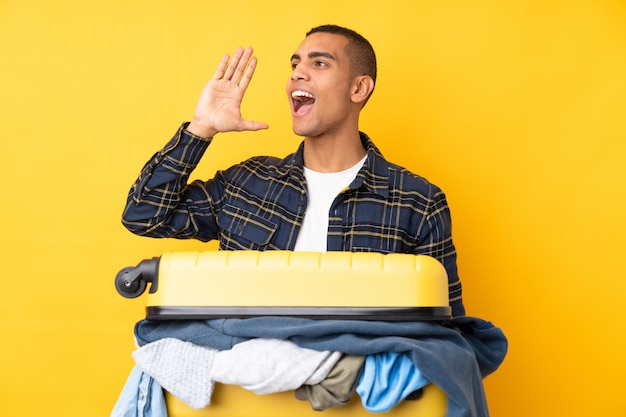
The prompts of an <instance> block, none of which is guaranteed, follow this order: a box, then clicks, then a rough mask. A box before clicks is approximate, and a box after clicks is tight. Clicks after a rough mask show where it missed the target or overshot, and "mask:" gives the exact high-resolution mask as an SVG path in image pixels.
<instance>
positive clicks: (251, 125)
mask: <svg viewBox="0 0 626 417" xmlns="http://www.w3.org/2000/svg"><path fill="white" fill-rule="evenodd" d="M268 128H269V126H268V125H267V123H264V122H259V121H254V120H243V121H242V122H241V125H240V129H239V130H240V131H243V130H263V129H268Z"/></svg>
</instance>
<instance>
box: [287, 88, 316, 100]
mask: <svg viewBox="0 0 626 417" xmlns="http://www.w3.org/2000/svg"><path fill="white" fill-rule="evenodd" d="M291 97H294V98H295V97H308V98H315V97H313V94H311V93H309V92H307V91H302V90H296V91H294V92H293V93H291Z"/></svg>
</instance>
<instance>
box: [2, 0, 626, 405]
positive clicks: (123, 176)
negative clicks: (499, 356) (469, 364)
mask: <svg viewBox="0 0 626 417" xmlns="http://www.w3.org/2000/svg"><path fill="white" fill-rule="evenodd" d="M328 22H331V23H338V24H342V25H346V26H349V27H352V28H354V29H356V30H358V31H361V32H362V33H364V34H365V35H366V36H367V37H368V38H369V39H370V40H371V41H372V43H373V44H374V46H375V47H376V50H377V53H378V56H379V61H380V68H379V71H380V78H379V84H378V86H377V89H376V92H375V94H374V96H373V98H372V100H371V101H370V103H368V105H367V107H366V109H365V112H364V115H363V121H362V128H363V129H364V130H366V131H367V132H368V133H369V134H370V135H371V136H372V138H374V140H375V141H376V143H377V144H378V146H379V147H380V148H381V149H382V151H383V153H384V154H385V155H386V156H388V157H389V158H390V159H392V160H394V161H396V162H398V163H400V164H403V165H405V166H407V167H409V168H411V169H413V170H415V171H417V172H419V173H421V174H422V175H424V176H426V177H427V178H429V179H430V180H431V181H433V182H435V183H437V184H439V185H440V186H442V187H443V188H444V189H445V190H446V192H447V194H448V197H449V201H450V204H451V206H452V210H453V218H454V235H455V239H456V243H457V247H458V251H459V266H460V271H461V274H462V278H463V280H464V289H465V300H466V307H467V310H468V313H469V314H472V315H476V316H480V317H483V318H486V319H488V320H491V321H493V322H494V323H495V324H496V325H498V326H500V327H502V328H503V329H504V330H505V332H506V334H507V335H508V337H509V340H510V353H509V356H508V357H507V359H506V361H505V363H504V364H503V366H502V367H501V368H500V370H499V371H498V372H496V373H495V374H494V375H492V376H490V377H489V378H488V379H487V380H486V389H487V393H488V400H489V403H490V407H491V412H492V415H494V416H507V417H514V416H523V417H527V416H557V415H558V416H560V415H569V416H587V415H603V416H623V415H625V414H626V406H625V405H624V401H623V399H622V397H623V389H624V384H623V376H624V375H625V374H626V361H625V360H624V358H623V356H622V355H623V353H624V352H625V351H626V336H624V334H625V333H624V331H623V323H624V320H625V319H626V313H625V312H624V309H623V304H622V303H624V293H625V292H626V279H624V272H623V269H624V268H623V265H622V260H623V251H624V238H623V236H624V234H626V220H625V218H626V216H625V213H626V193H625V187H624V180H625V179H626V168H625V166H626V163H625V162H624V160H625V159H626V117H625V116H624V113H625V112H626V98H625V97H626V75H625V74H626V5H625V4H624V3H623V2H622V1H610V0H587V1H584V0H581V1H568V0H554V1H549V0H548V1H522V0H512V1H493V2H489V1H461V0H459V1H445V2H444V1H442V2H433V1H426V0H418V1H408V0H407V1H405V2H400V1H396V2H394V1H387V2H381V1H378V0H372V1H345V2H343V1H336V0H332V1H331V0H320V1H317V2H292V1H284V2H279V1H271V0H268V1H264V2H260V1H253V0H250V1H239V2H234V4H231V3H228V2H217V1H208V0H203V1H195V2H192V1H177V2H170V1H155V0H152V1H121V0H109V1H106V2H88V1H78V0H76V1H62V0H61V1H57V2H52V1H51V2H44V1H39V2H38V1H35V0H2V1H0V59H1V60H0V127H1V130H0V131H1V132H2V135H3V136H2V146H1V148H2V151H1V152H0V193H1V195H2V197H1V206H0V207H1V208H0V210H1V214H2V215H1V216H0V223H1V224H2V232H3V233H2V238H1V240H0V241H1V253H2V255H1V257H2V264H3V268H2V272H0V276H1V287H0V294H1V296H0V299H1V302H0V320H2V327H3V329H2V330H3V331H2V333H3V336H2V342H1V343H0V415H2V416H39V415H63V416H81V417H82V416H105V415H108V413H109V411H110V409H111V407H112V405H113V403H114V402H115V399H116V398H117V395H118V393H119V391H120V389H121V387H122V385H123V383H124V381H125V379H126V376H127V373H128V371H129V370H130V368H131V366H132V358H131V357H130V351H131V350H132V346H133V344H132V326H133V323H134V322H135V321H136V320H137V319H139V318H140V317H141V315H142V314H143V305H142V300H141V299H140V300H126V299H122V298H121V297H120V296H118V295H117V293H116V292H115V290H114V287H113V279H114V276H115V274H116V273H117V271H118V270H119V269H120V268H122V267H124V266H127V265H134V264H136V263H137V262H138V261H139V260H141V259H144V258H149V257H152V256H156V255H159V254H160V253H162V252H164V251H172V250H183V249H184V250H187V249H189V250H202V249H206V248H213V247H214V246H212V245H208V246H207V245H203V244H201V243H198V242H177V241H170V240H150V239H145V238H140V237H136V236H132V235H131V234H130V233H129V232H127V231H126V230H125V229H123V227H122V226H121V224H120V222H119V217H120V212H121V210H122V206H123V203H124V199H125V195H126V192H127V189H128V187H129V186H130V184H131V182H132V181H133V179H134V178H135V176H136V174H137V173H138V171H139V169H140V168H141V166H142V164H143V163H144V161H145V160H146V159H147V158H148V157H149V156H150V155H151V154H152V152H154V151H156V150H157V149H158V148H159V147H160V146H162V145H163V144H164V143H165V141H167V140H168V139H169V137H170V135H171V134H173V133H174V131H175V129H176V128H177V127H178V125H179V123H180V122H182V121H183V120H186V119H188V118H189V117H190V116H191V114H192V111H193V107H194V105H195V101H196V97H197V95H198V93H199V91H200V89H201V87H202V86H203V85H204V82H205V81H206V80H207V78H208V77H209V76H210V75H211V74H212V72H213V69H214V67H215V64H216V63H217V61H218V60H219V58H220V57H221V55H222V54H223V53H225V52H230V51H232V50H233V49H234V48H235V47H237V46H239V45H242V46H246V45H248V44H252V45H253V46H254V47H255V49H256V51H257V55H258V57H259V68H258V71H257V74H256V79H255V81H254V84H253V85H252V86H251V88H250V90H249V92H248V96H247V100H246V101H245V103H244V113H245V115H246V116H248V117H251V118H254V119H260V120H264V121H266V122H268V123H269V124H270V125H271V129H270V130H268V131H264V132H257V133H246V134H238V135H235V134H227V135H224V136H222V137H220V138H219V141H217V142H216V143H215V144H214V147H213V152H212V153H211V154H210V155H207V157H206V159H205V160H204V161H203V162H202V165H201V166H200V167H199V168H198V170H197V172H196V174H197V176H199V177H208V176H211V175H212V174H213V173H214V171H215V169H217V168H218V167H224V166H227V165H229V164H231V163H234V162H237V161H239V160H241V159H243V158H245V157H247V156H249V155H253V154H260V153H263V154H268V153H269V154H277V155H283V154H286V153H287V152H290V151H292V150H293V149H294V148H295V147H296V145H297V143H298V142H299V140H298V138H296V137H294V136H293V134H292V133H291V130H290V117H289V115H288V107H287V101H286V98H285V95H284V92H283V87H284V82H285V81H286V78H287V77H288V75H289V56H290V55H291V53H292V52H293V50H294V49H295V48H296V46H297V44H298V43H299V42H300V40H301V39H302V37H303V35H304V32H305V31H306V30H307V29H309V28H310V27H312V26H314V25H318V24H322V23H328Z"/></svg>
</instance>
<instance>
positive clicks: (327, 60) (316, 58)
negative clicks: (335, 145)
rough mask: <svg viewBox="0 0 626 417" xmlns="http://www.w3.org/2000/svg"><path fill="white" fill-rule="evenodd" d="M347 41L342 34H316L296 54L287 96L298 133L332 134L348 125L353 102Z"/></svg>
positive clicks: (301, 45)
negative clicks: (348, 116) (346, 50)
mask: <svg viewBox="0 0 626 417" xmlns="http://www.w3.org/2000/svg"><path fill="white" fill-rule="evenodd" d="M347 44H348V39H347V38H345V37H344V36H341V35H335V34H331V33H313V34H311V35H309V36H307V37H306V38H305V39H304V41H302V43H301V44H300V46H299V47H298V49H297V50H296V52H295V53H294V54H293V56H292V58H291V66H292V69H293V71H292V74H291V77H290V78H289V81H287V96H288V99H289V103H290V107H291V117H292V122H293V131H294V132H295V133H296V135H299V136H307V137H316V136H321V135H324V134H333V133H338V132H340V131H341V129H342V128H343V127H344V126H345V125H346V120H347V118H346V116H347V114H348V112H349V111H350V105H351V100H350V81H351V78H350V62H349V59H348V56H347V55H346V52H345V48H346V45H347Z"/></svg>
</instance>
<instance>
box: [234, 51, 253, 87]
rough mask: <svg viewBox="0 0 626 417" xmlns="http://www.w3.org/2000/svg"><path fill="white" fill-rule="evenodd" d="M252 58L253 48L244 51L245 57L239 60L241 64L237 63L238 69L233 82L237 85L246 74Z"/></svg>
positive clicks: (242, 56)
mask: <svg viewBox="0 0 626 417" xmlns="http://www.w3.org/2000/svg"><path fill="white" fill-rule="evenodd" d="M251 56H252V48H250V47H247V48H246V49H245V50H244V51H243V55H241V58H240V59H239V62H238V63H237V67H236V69H235V72H234V73H233V77H232V80H233V81H234V82H235V83H239V81H240V79H241V74H243V73H244V71H245V70H246V68H247V66H248V64H249V62H250V57H251Z"/></svg>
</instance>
